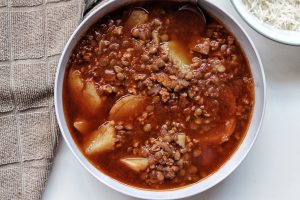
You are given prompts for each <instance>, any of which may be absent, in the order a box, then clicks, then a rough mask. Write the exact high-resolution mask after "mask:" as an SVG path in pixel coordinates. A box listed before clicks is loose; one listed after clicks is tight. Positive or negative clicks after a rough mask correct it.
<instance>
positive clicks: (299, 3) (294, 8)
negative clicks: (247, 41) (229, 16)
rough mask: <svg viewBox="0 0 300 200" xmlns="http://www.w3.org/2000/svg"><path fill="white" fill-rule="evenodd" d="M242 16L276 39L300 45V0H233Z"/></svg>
mask: <svg viewBox="0 0 300 200" xmlns="http://www.w3.org/2000/svg"><path fill="white" fill-rule="evenodd" d="M231 2H232V4H233V6H234V7H235V9H236V10H237V12H238V13H239V14H240V16H241V17H242V18H243V19H244V20H245V21H246V22H247V23H248V24H249V25H250V26H251V27H252V28H253V29H254V30H256V31H257V32H258V33H260V34H262V35H264V36H265V37H268V38H270V39H272V40H274V41H277V42H280V43H284V44H289V45H299V46H300V0H231Z"/></svg>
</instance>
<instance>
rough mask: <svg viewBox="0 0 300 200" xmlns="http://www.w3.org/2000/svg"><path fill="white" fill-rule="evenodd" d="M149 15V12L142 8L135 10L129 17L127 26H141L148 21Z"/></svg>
mask: <svg viewBox="0 0 300 200" xmlns="http://www.w3.org/2000/svg"><path fill="white" fill-rule="evenodd" d="M148 19H149V15H148V12H147V11H146V10H144V9H142V8H135V9H134V10H133V11H132V12H131V13H130V15H129V17H128V19H127V21H126V25H127V26H129V27H131V28H132V27H134V26H137V25H139V24H143V23H145V22H146V21H148Z"/></svg>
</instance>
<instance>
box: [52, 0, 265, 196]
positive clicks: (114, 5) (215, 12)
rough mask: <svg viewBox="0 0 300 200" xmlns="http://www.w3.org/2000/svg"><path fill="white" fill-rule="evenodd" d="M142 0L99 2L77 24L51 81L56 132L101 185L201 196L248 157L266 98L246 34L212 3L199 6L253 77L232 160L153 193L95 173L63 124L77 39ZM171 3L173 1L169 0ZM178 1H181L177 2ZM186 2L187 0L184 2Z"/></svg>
mask: <svg viewBox="0 0 300 200" xmlns="http://www.w3.org/2000/svg"><path fill="white" fill-rule="evenodd" d="M141 1H145V0H122V1H118V0H108V1H103V2H102V3H101V4H100V5H98V7H97V8H96V9H95V10H93V11H92V12H90V14H89V15H88V16H86V17H85V19H84V20H83V21H82V22H81V24H80V25H79V26H78V27H77V29H76V30H75V32H74V33H73V34H72V35H71V37H70V39H69V41H68V43H67V44H66V47H65V49H64V51H63V53H62V55H61V58H60V61H59V64H58V69H57V73H56V79H55V91H54V96H55V97H54V98H55V111H56V116H57V120H58V123H59V127H60V130H61V132H62V135H63V137H64V140H65V142H66V143H67V145H68V147H69V148H70V150H71V151H72V153H73V154H74V155H75V157H76V158H77V159H78V161H79V162H80V163H81V164H82V166H83V167H84V168H85V169H86V170H87V171H89V172H90V173H91V174H92V175H93V176H94V177H96V178H97V179H98V180H99V181H101V182H102V183H104V184H105V185H107V186H109V187H111V188H113V189H114V190H116V191H119V192H121V193H124V194H127V195H130V196H133V197H138V198H145V199H178V198H184V197H188V196H191V195H195V194H198V193H201V192H203V191H205V190H207V189H209V188H211V187H212V186H214V185H216V184H217V183H219V182H220V181H222V180H223V179H224V178H226V177H227V176H228V175H229V174H230V173H231V172H232V171H233V170H234V169H235V168H236V167H237V166H238V165H239V164H240V163H241V161H242V160H243V159H244V158H245V156H246V155H247V154H248V152H249V150H250V148H251V147H252V145H253V143H254V141H255V139H256V137H257V134H258V132H259V129H260V126H261V123H262V119H263V115H264V110H265V98H266V97H265V95H266V83H265V76H264V71H263V67H262V64H261V61H260V58H259V55H258V54H257V51H256V49H255V47H254V45H253V43H252V41H251V39H250V38H249V36H248V35H247V33H246V32H245V31H244V30H243V28H242V27H241V26H240V25H239V24H238V22H237V21H236V20H234V19H233V18H232V17H231V16H230V14H228V13H226V12H225V11H223V10H222V8H219V7H217V6H215V5H214V4H213V3H211V2H209V1H206V0H202V1H201V6H202V9H204V10H205V11H206V12H208V13H209V14H210V15H212V16H214V17H215V18H217V19H222V20H221V21H222V23H223V24H224V25H225V26H226V27H227V28H228V29H229V30H231V32H232V33H234V36H235V37H236V39H237V40H238V41H239V44H240V46H241V48H242V49H243V50H244V51H245V54H246V57H247V58H248V60H249V64H250V66H251V71H252V74H253V78H254V83H255V105H254V110H253V116H252V120H251V124H250V126H249V129H248V132H247V134H246V136H245V138H244V140H243V142H242V143H241V144H240V146H239V148H238V149H237V150H236V151H235V153H234V154H233V155H232V157H231V158H230V159H229V160H228V161H227V162H226V163H225V164H224V165H223V166H222V167H221V168H220V169H219V170H218V171H216V172H215V173H213V174H212V175H210V176H209V177H207V178H205V179H204V180H201V181H199V182H197V183H195V184H192V185H188V186H185V187H182V188H176V189H172V190H164V191H161V190H160V191H157V190H146V189H139V188H135V187H132V186H129V185H126V184H124V183H121V182H119V181H117V180H115V179H113V178H111V177H109V176H107V175H106V174H104V173H102V172H101V171H99V170H98V169H97V168H95V167H94V166H93V165H92V164H91V163H90V162H89V161H88V160H87V159H86V158H85V157H84V155H83V154H82V153H81V151H80V149H79V148H78V147H77V145H76V143H75V142H74V140H73V138H72V136H71V134H70V131H69V130H68V127H67V122H66V119H65V116H64V111H63V103H62V101H63V98H62V90H63V79H64V75H65V72H66V67H67V63H68V60H69V57H70V55H71V53H72V50H73V49H74V47H75V45H76V44H77V42H78V41H79V40H80V38H81V37H82V36H83V35H84V34H85V32H86V31H87V30H88V29H89V28H90V27H91V26H92V25H93V24H94V23H95V22H97V21H98V20H99V19H100V18H101V17H103V16H104V15H106V14H108V13H110V12H111V11H114V10H115V9H118V8H120V7H122V6H124V5H128V4H130V3H133V2H141ZM172 1H174V0H172ZM181 2H182V1H181ZM186 2H189V1H186Z"/></svg>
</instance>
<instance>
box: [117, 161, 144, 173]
mask: <svg viewBox="0 0 300 200" xmlns="http://www.w3.org/2000/svg"><path fill="white" fill-rule="evenodd" d="M121 162H122V163H124V164H125V165H126V166H127V167H129V168H130V169H132V170H133V171H136V172H140V171H143V170H145V169H146V168H147V167H148V165H149V162H148V159H147V158H123V159H121Z"/></svg>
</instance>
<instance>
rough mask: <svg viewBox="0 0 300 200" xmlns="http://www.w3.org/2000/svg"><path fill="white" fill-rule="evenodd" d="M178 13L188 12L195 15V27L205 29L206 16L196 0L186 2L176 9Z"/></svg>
mask: <svg viewBox="0 0 300 200" xmlns="http://www.w3.org/2000/svg"><path fill="white" fill-rule="evenodd" d="M178 12H179V13H184V12H190V13H193V14H195V15H196V16H197V28H199V29H200V30H204V29H205V25H206V17H205V15H204V13H203V11H202V9H201V8H200V6H199V1H198V0H193V1H192V3H189V4H186V5H184V6H182V7H181V8H179V9H178Z"/></svg>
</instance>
